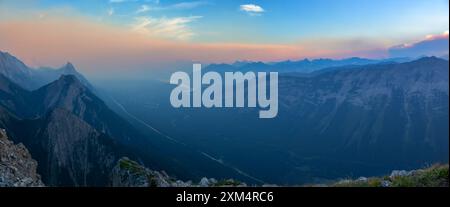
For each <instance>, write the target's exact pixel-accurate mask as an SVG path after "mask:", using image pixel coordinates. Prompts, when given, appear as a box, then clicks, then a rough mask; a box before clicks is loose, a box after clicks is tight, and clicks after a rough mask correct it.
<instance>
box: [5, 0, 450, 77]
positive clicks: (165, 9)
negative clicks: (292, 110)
mask: <svg viewBox="0 0 450 207" xmlns="http://www.w3.org/2000/svg"><path fill="white" fill-rule="evenodd" d="M448 30H449V0H245V1H244V0H220V1H219V0H77V1H69V0H23V1H15V0H0V50H3V51H5V50H6V51H10V52H11V53H13V54H16V55H18V56H19V57H21V58H22V59H24V60H25V62H26V63H27V64H30V65H33V66H41V65H51V66H56V65H60V64H64V62H65V61H67V60H72V61H73V62H75V63H78V64H79V65H81V66H82V67H83V68H88V69H89V70H94V69H95V70H98V69H99V68H100V69H106V68H108V69H114V68H115V69H117V70H120V69H121V68H125V67H126V68H127V69H130V70H132V69H133V68H151V66H152V65H153V67H156V68H161V67H169V66H170V64H172V63H174V62H179V61H182V62H183V61H185V62H186V61H187V62H189V61H198V62H205V63H211V62H233V61H236V60H254V61H278V60H286V59H302V58H319V57H325V58H327V57H329V58H345V57H353V56H359V57H369V58H386V57H389V56H390V54H391V53H392V51H393V50H391V48H392V47H394V48H395V51H396V53H395V54H414V51H413V50H414V47H413V46H414V45H415V43H419V42H421V41H425V40H428V41H429V40H434V39H442V38H444V39H445V38H446V39H447V41H448ZM447 48H448V46H447ZM399 50H400V51H404V50H407V51H408V52H397V51H399ZM445 50H448V49H446V48H445V47H444V48H443V49H442V48H439V51H440V53H442V51H445ZM113 51H117V52H113ZM447 53H448V52H447ZM93 57H95V60H94V58H93ZM115 61H117V62H115Z"/></svg>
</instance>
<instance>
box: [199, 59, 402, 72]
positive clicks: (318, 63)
mask: <svg viewBox="0 0 450 207" xmlns="http://www.w3.org/2000/svg"><path fill="white" fill-rule="evenodd" d="M409 60H410V59H409V58H392V59H381V60H372V59H366V58H358V57H353V58H347V59H341V60H333V59H314V60H309V59H303V60H298V61H290V60H288V61H282V62H271V63H263V62H251V61H237V62H235V63H233V64H211V65H208V66H207V67H206V68H205V71H217V72H227V71H228V72H230V71H241V72H247V71H261V72H269V71H272V72H279V73H292V72H297V73H311V72H314V71H318V70H322V69H325V68H331V67H341V66H350V65H353V66H361V65H368V64H378V63H389V62H398V63H400V62H406V61H409Z"/></svg>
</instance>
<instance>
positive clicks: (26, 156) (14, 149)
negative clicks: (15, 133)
mask: <svg viewBox="0 0 450 207" xmlns="http://www.w3.org/2000/svg"><path fill="white" fill-rule="evenodd" d="M37 165H38V163H37V162H36V160H34V159H33V158H32V157H31V155H30V153H29V152H28V150H27V149H26V148H25V146H24V145H23V144H21V143H20V144H17V145H16V144H14V143H13V142H12V141H10V140H9V139H8V136H7V135H6V132H5V130H3V129H0V187H40V186H44V184H43V183H42V181H41V176H40V175H39V174H37V173H36V168H37Z"/></svg>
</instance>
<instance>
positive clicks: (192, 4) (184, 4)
mask: <svg viewBox="0 0 450 207" xmlns="http://www.w3.org/2000/svg"><path fill="white" fill-rule="evenodd" d="M206 4H208V2H205V1H192V2H181V3H177V4H173V5H170V6H168V8H172V9H194V8H197V7H199V6H203V5H206Z"/></svg>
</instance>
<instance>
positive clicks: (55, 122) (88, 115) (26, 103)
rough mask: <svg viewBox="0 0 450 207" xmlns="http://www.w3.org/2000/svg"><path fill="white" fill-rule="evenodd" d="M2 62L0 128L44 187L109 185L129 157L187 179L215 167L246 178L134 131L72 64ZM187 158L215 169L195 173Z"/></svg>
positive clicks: (156, 135)
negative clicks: (26, 154) (32, 162)
mask: <svg viewBox="0 0 450 207" xmlns="http://www.w3.org/2000/svg"><path fill="white" fill-rule="evenodd" d="M0 63H1V69H0V72H1V73H0V127H1V128H3V129H6V131H7V132H8V134H9V137H10V138H11V139H12V140H13V141H14V142H20V143H23V144H24V145H25V146H26V147H27V148H28V149H29V151H30V153H31V155H32V156H33V158H34V159H36V160H37V161H38V163H39V165H38V169H37V170H38V172H39V174H41V175H42V180H43V182H44V183H45V184H46V185H50V186H105V185H108V184H111V183H110V182H111V179H110V177H111V175H110V173H111V172H112V169H113V168H114V166H115V165H116V163H117V161H118V160H119V159H120V158H121V157H123V156H127V157H130V158H132V159H134V160H137V161H140V163H141V164H143V165H146V166H150V167H152V169H164V170H166V171H167V172H168V173H171V174H176V175H181V176H180V177H181V178H186V179H187V178H189V179H192V178H195V179H200V178H201V176H202V175H203V174H207V173H208V171H214V170H216V171H217V172H221V173H223V174H222V175H233V174H234V175H235V176H236V177H239V176H240V175H239V173H238V172H233V171H234V170H233V169H228V168H227V167H224V166H221V165H220V164H217V163H214V162H212V161H210V160H209V159H208V158H207V157H205V156H204V155H201V154H200V153H197V152H195V150H192V149H188V148H187V147H184V146H182V145H180V144H178V143H174V142H173V141H171V140H168V139H167V138H166V137H164V136H163V135H161V134H159V133H158V132H157V131H154V130H147V131H141V130H138V129H136V128H135V127H134V126H133V125H131V124H130V123H129V122H128V121H127V120H125V119H124V118H122V117H121V116H119V115H118V114H117V113H116V112H114V111H112V110H111V109H110V108H109V107H108V106H107V104H106V103H105V102H104V101H103V100H102V99H100V98H99V97H98V96H97V95H96V94H95V93H94V92H93V90H92V89H91V87H92V86H91V85H90V83H89V82H87V80H86V79H85V78H84V77H83V76H82V75H81V74H79V73H78V72H77V71H76V70H75V69H74V67H73V65H71V64H67V65H66V66H64V67H62V68H61V69H46V70H42V69H39V70H35V69H31V68H29V67H27V66H26V65H25V64H23V63H22V62H21V61H20V60H18V59H17V58H15V57H13V56H11V55H10V54H8V53H1V55H0ZM56 77H57V79H54V78H56ZM13 80H14V81H13ZM36 87H37V88H36ZM34 88H36V89H34ZM174 152H177V154H176V155H172V154H173V153H174ZM189 159H197V160H200V161H203V162H204V163H208V162H209V163H210V164H209V165H208V166H204V167H203V168H202V167H201V166H200V167H198V168H197V169H196V170H189V169H188V168H189V167H190V166H192V165H193V166H195V165H196V164H190V163H186V162H187V161H186V160H189ZM185 163H186V164H185ZM210 166H214V167H215V168H214V169H211V170H210V169H209V167H210ZM221 173H217V174H218V175H221Z"/></svg>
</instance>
